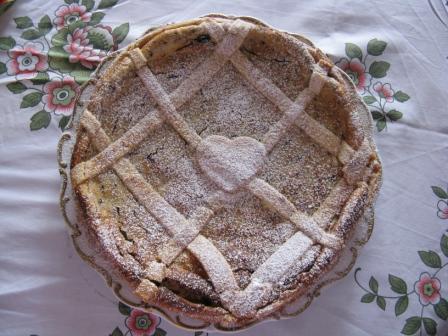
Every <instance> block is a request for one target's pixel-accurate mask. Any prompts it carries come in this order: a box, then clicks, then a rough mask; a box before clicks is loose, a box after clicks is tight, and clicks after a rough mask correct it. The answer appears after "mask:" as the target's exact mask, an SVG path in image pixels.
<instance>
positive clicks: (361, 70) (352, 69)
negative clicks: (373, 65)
mask: <svg viewBox="0 0 448 336" xmlns="http://www.w3.org/2000/svg"><path fill="white" fill-rule="evenodd" d="M336 65H337V66H338V67H339V68H341V69H342V70H344V72H345V73H346V74H347V75H348V76H349V77H350V78H351V80H352V81H353V83H355V86H356V89H357V90H358V92H359V93H360V94H363V93H364V92H365V91H366V88H367V87H368V86H369V85H370V81H371V76H370V74H369V73H367V72H366V67H365V65H364V64H363V63H362V62H361V61H360V60H359V59H358V58H353V59H351V60H348V59H347V58H342V59H340V60H339V61H338V62H336Z"/></svg>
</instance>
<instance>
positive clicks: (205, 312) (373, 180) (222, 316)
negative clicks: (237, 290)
mask: <svg viewBox="0 0 448 336" xmlns="http://www.w3.org/2000/svg"><path fill="white" fill-rule="evenodd" d="M195 22H197V20H192V21H187V22H185V23H182V24H180V25H176V26H175V27H181V26H186V25H188V24H192V23H195ZM169 28H170V29H172V28H173V26H169ZM164 29H166V28H161V29H156V30H154V32H153V34H158V33H160V32H161V31H164ZM151 35H152V34H151ZM148 39H149V37H147V38H144V39H142V40H140V41H139V42H138V43H136V45H137V44H138V46H142V47H143V46H144V45H145V43H146V42H147V40H148ZM134 46H135V45H134ZM132 47H133V46H130V47H129V48H128V50H129V49H131V48H132ZM310 49H311V46H310ZM143 50H144V49H143ZM313 51H314V53H312V54H313V56H314V57H315V59H316V61H317V60H319V61H324V62H328V64H329V65H331V66H332V65H333V64H332V63H331V61H330V60H329V59H328V58H327V57H326V56H325V55H324V54H323V53H322V52H321V51H320V50H318V49H314V50H313ZM119 57H120V56H119ZM333 75H334V76H333V77H334V78H335V79H336V80H338V82H340V83H341V82H342V83H341V84H343V85H344V86H345V88H348V89H349V91H353V85H352V84H351V82H349V81H347V79H346V77H344V76H345V75H343V74H342V73H340V72H339V71H333ZM346 99H347V103H348V104H353V101H354V99H356V98H354V97H352V96H350V95H349V97H346ZM358 100H359V98H358ZM357 104H358V105H361V106H362V108H363V109H364V111H363V112H366V113H368V112H367V110H366V109H367V108H366V107H365V105H364V104H363V103H362V102H357ZM345 120H349V121H350V120H352V119H351V118H347V119H345ZM354 120H355V122H356V121H359V120H358V119H356V118H355V119H354ZM345 126H346V130H347V131H348V134H349V135H350V136H349V138H350V139H346V141H347V142H348V143H349V144H350V145H353V147H355V148H358V147H359V146H360V140H359V138H357V137H356V135H358V132H356V129H357V127H361V126H359V125H356V124H353V123H350V122H348V123H347V124H346V125H345ZM352 137H353V140H354V142H351V143H350V141H351V140H352ZM86 139H87V141H86ZM361 140H362V139H361ZM88 143H89V140H88V138H87V137H86V136H85V135H81V133H78V141H77V142H76V145H75V148H74V150H73V156H72V161H71V167H74V166H75V165H76V164H78V163H80V162H81V157H82V152H83V149H84V146H88ZM370 163H371V165H372V166H373V169H372V173H371V176H370V178H369V180H368V181H367V184H365V183H361V184H359V185H358V187H357V188H356V189H355V191H354V192H353V193H352V195H351V196H350V198H349V200H348V201H347V203H346V204H345V205H344V207H343V210H342V211H341V213H343V214H345V215H343V216H342V217H341V218H340V220H339V221H338V224H337V229H336V231H335V232H334V233H336V234H337V235H339V236H340V237H342V238H343V240H344V242H346V241H348V239H349V238H350V236H351V234H352V233H353V231H354V225H355V223H356V222H357V221H358V219H359V218H360V217H361V216H362V214H363V213H364V211H365V209H367V208H369V207H370V206H371V205H372V204H373V202H374V199H375V196H376V194H377V191H378V188H379V186H380V182H381V166H380V164H379V159H378V157H377V156H374V157H372V158H371V161H370ZM74 191H75V193H76V195H77V200H78V201H79V208H80V209H81V210H82V213H80V214H79V215H80V216H82V218H83V221H84V222H85V223H86V229H88V231H89V234H91V235H93V236H95V235H96V232H95V230H93V227H94V223H93V221H94V219H93V218H91V216H89V215H87V213H88V212H90V213H92V211H91V210H92V209H91V207H92V205H91V204H88V202H86V200H85V199H84V197H82V195H81V193H80V190H79V187H77V188H75V190H74ZM351 200H356V202H351ZM93 212H94V211H93ZM347 213H348V215H347ZM325 250H326V251H325V252H326V253H324V251H322V253H321V254H320V256H319V257H318V259H317V260H316V262H315V265H314V266H313V267H312V268H311V269H310V270H309V271H308V272H305V273H302V274H300V275H299V276H300V278H301V282H300V286H298V287H297V288H295V289H292V290H287V291H285V292H283V293H282V294H281V295H280V297H279V298H278V299H277V300H276V301H275V302H274V303H271V304H269V305H267V306H266V307H263V308H260V309H259V310H258V311H257V313H256V315H255V316H254V317H251V318H247V319H244V318H240V319H237V318H235V317H234V316H233V315H231V314H230V313H229V312H227V311H226V310H225V309H223V308H219V307H208V306H204V305H202V304H196V303H192V302H189V301H187V300H185V299H184V298H182V297H179V296H178V295H176V294H175V293H173V292H172V291H171V290H169V289H167V288H164V287H162V286H159V291H158V296H157V298H156V299H155V300H154V301H152V302H149V303H150V304H154V305H156V306H159V307H163V308H167V309H168V310H171V311H174V312H180V313H182V314H185V315H187V316H189V317H192V318H195V319H200V320H203V321H207V322H210V323H215V324H216V326H217V327H219V328H220V329H224V330H232V329H235V328H241V327H243V326H248V325H250V324H253V323H255V322H257V321H259V320H261V319H263V318H265V317H268V316H270V315H272V314H274V313H275V312H277V311H278V310H279V309H281V308H282V307H283V306H285V305H286V304H288V303H290V302H291V301H294V300H295V299H297V298H298V297H300V296H301V295H302V294H303V293H304V292H306V291H307V290H308V289H309V287H310V286H312V285H313V284H315V283H316V282H317V281H318V279H320V278H321V277H322V276H324V275H325V274H326V273H327V272H328V271H330V270H331V269H332V268H333V267H334V266H335V264H336V263H337V261H338V260H339V257H340V255H338V254H336V253H334V252H330V253H328V252H329V250H328V249H325ZM103 254H104V251H103ZM104 258H106V259H107V260H109V261H110V262H111V263H114V262H115V260H114V259H113V258H111V256H109V255H104ZM114 271H115V272H117V271H118V272H119V273H120V274H119V276H120V277H124V278H125V279H126V280H127V282H128V283H129V285H130V286H131V287H132V288H134V289H135V288H136V287H137V285H138V277H137V276H136V275H135V274H133V273H131V272H125V271H124V268H122V267H120V268H119V267H115V270H114Z"/></svg>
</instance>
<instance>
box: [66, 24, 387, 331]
mask: <svg viewBox="0 0 448 336" xmlns="http://www.w3.org/2000/svg"><path fill="white" fill-rule="evenodd" d="M204 64H206V65H205V66H204ZM149 69H150V70H149ZM207 76H209V78H205V77H207ZM191 78H193V80H190V81H189V79H191ZM201 81H202V83H201ZM142 82H143V84H144V85H142ZM185 83H187V84H185ZM198 83H199V84H198ZM285 116H286V117H285ZM142 125H143V126H142ZM130 130H131V131H130ZM132 130H134V132H132ZM145 132H147V134H146V133H145ZM179 135H180V136H179ZM223 148H224V150H223ZM245 157H247V158H249V159H247V158H245ZM223 158H225V160H224V159H223ZM229 162H230V163H229ZM232 162H233V163H232ZM71 168H72V171H71V177H72V184H73V186H74V191H75V193H76V198H77V201H78V203H79V208H80V216H82V217H83V219H84V222H85V223H86V226H87V229H88V231H89V232H90V234H91V237H92V244H95V245H96V247H97V248H98V250H100V251H101V253H102V254H103V255H104V257H105V258H107V259H108V260H109V261H110V262H111V263H112V264H113V265H114V271H115V272H116V273H117V274H119V276H120V277H122V278H124V279H126V280H127V282H128V283H129V286H130V287H131V288H132V289H134V291H135V293H136V294H137V295H139V296H140V297H141V298H142V299H143V300H144V301H145V302H148V303H149V304H153V305H157V306H160V307H165V308H167V309H170V310H172V311H178V312H181V313H183V314H185V315H188V316H191V317H193V318H197V319H201V320H204V321H208V322H212V323H216V324H219V325H220V326H221V327H222V328H226V329H232V328H238V327H241V326H244V325H248V324H252V323H254V322H256V321H259V320H261V319H263V318H265V317H266V316H269V315H272V314H273V313H275V312H276V311H278V310H279V309H281V307H283V306H284V305H285V304H286V303H288V302H290V301H292V300H294V299H296V298H297V297H299V296H300V295H302V294H303V293H305V292H306V291H307V289H308V288H309V287H310V286H312V285H313V284H315V283H316V281H318V279H319V278H320V277H322V276H323V275H324V274H325V273H326V272H328V271H329V270H330V269H331V268H332V267H333V266H334V265H335V263H337V260H338V258H339V256H340V252H341V250H342V249H343V247H344V242H346V241H347V240H348V239H349V237H350V234H351V232H352V231H353V229H354V226H355V224H356V222H357V221H358V219H359V218H360V216H361V215H362V214H363V212H364V211H365V210H366V209H367V208H368V207H370V206H371V204H372V202H373V200H374V198H375V196H376V193H377V191H378V187H379V182H380V178H381V166H380V164H379V161H378V157H377V155H376V152H375V145H374V143H373V140H372V138H371V125H370V120H369V119H368V113H367V111H366V107H365V106H364V104H363V103H362V101H361V99H360V98H359V97H358V96H357V94H356V90H355V89H354V87H353V85H352V83H351V82H350V81H349V80H348V79H347V77H346V76H344V75H343V74H342V73H341V72H340V71H339V70H338V69H336V68H335V67H334V66H333V64H332V63H331V61H330V60H329V59H328V58H327V57H326V56H325V55H324V54H323V53H322V52H320V51H319V50H318V49H316V48H315V47H314V46H312V45H311V44H309V43H308V41H307V40H306V39H303V38H293V37H292V36H291V35H288V34H286V33H283V32H279V31H276V30H274V29H272V28H269V27H266V26H264V25H262V24H260V23H258V22H256V21H253V20H249V19H237V18H226V17H218V16H214V17H205V18H200V19H196V20H191V21H187V22H184V23H181V24H176V25H169V26H166V27H162V28H160V29H156V30H153V31H151V32H150V33H148V34H147V35H145V36H144V37H143V38H142V39H140V40H138V41H137V42H135V43H134V44H132V45H131V46H129V47H128V48H127V49H126V50H125V51H123V52H122V53H121V54H120V55H119V56H118V57H117V58H116V59H115V60H114V62H113V63H112V64H111V65H110V66H109V67H108V68H107V69H106V70H105V71H104V72H103V73H102V74H101V76H100V78H99V79H98V81H97V82H96V83H95V85H94V87H93V89H92V93H91V95H90V98H89V103H88V105H87V108H86V111H85V112H84V113H83V115H82V116H81V121H80V125H79V126H78V133H77V141H76V145H75V148H74V150H73V155H72V161H71ZM223 171H224V173H223ZM160 196H162V197H160ZM167 209H168V210H167ZM195 228H197V229H198V230H194V229H195ZM301 232H303V233H304V234H302V233H301ZM285 246H286V247H285ZM288 246H289V247H288ZM287 248H292V249H293V253H297V254H298V255H297V258H296V259H294V260H292V259H291V264H289V265H284V264H285V263H286V261H282V259H284V257H285V255H284V253H286V252H288V253H289V252H291V250H288V249H287ZM302 250H303V253H299V252H297V251H302ZM282 251H283V252H282ZM282 253H283V254H282ZM289 254H290V253H289ZM222 258H223V259H224V261H223V260H222ZM215 266H216V267H215ZM286 266H287V267H286ZM284 268H287V269H288V271H282V269H284ZM268 273H269V274H275V275H276V276H275V277H273V276H271V275H268ZM224 280H226V281H224ZM232 283H233V285H232ZM232 286H233V287H232Z"/></svg>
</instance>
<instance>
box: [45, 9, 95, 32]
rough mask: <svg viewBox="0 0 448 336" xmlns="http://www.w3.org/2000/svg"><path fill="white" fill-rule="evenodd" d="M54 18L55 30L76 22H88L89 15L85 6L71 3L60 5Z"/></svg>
mask: <svg viewBox="0 0 448 336" xmlns="http://www.w3.org/2000/svg"><path fill="white" fill-rule="evenodd" d="M55 14H56V18H55V19H54V21H53V22H54V24H55V25H56V28H57V29H61V28H63V27H64V26H68V25H70V24H72V23H73V22H76V21H79V20H81V21H83V22H89V21H90V17H91V16H92V14H91V13H89V12H88V11H87V8H86V6H83V5H79V4H77V3H72V4H70V5H62V6H60V7H59V8H58V9H57V10H56V13H55Z"/></svg>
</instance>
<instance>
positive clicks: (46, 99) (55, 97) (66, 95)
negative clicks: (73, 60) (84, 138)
mask: <svg viewBox="0 0 448 336" xmlns="http://www.w3.org/2000/svg"><path fill="white" fill-rule="evenodd" d="M44 93H45V94H44V96H43V97H42V102H43V103H44V104H45V105H44V109H45V111H47V112H54V113H55V114H56V115H64V116H70V115H71V114H72V112H73V109H74V107H75V98H76V95H77V94H78V93H79V88H78V85H77V84H76V83H75V80H74V79H73V78H72V77H70V76H64V77H63V78H61V79H53V80H52V81H51V82H48V83H47V84H45V85H44Z"/></svg>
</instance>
